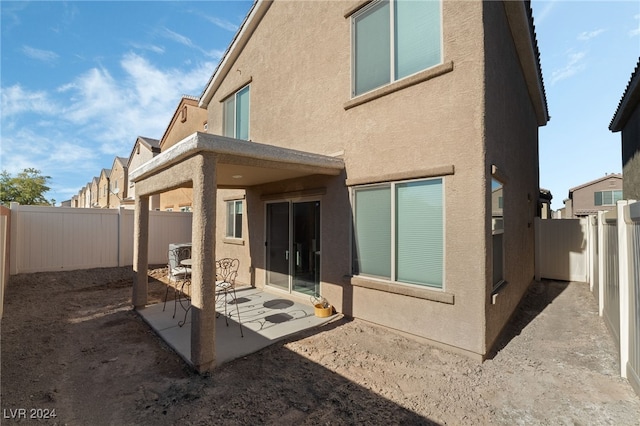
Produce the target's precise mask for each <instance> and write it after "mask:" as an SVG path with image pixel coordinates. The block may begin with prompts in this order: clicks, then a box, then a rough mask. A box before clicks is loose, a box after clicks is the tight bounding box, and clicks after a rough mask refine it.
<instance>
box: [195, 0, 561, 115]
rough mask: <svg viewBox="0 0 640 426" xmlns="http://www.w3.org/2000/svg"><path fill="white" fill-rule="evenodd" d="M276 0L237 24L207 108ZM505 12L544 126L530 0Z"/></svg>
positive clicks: (205, 95) (205, 99)
mask: <svg viewBox="0 0 640 426" xmlns="http://www.w3.org/2000/svg"><path fill="white" fill-rule="evenodd" d="M272 3H273V0H256V1H255V2H254V3H253V5H252V6H251V9H250V10H249V13H247V16H246V17H245V19H244V21H243V22H242V24H241V25H240V27H239V28H238V31H237V32H236V34H235V36H234V37H233V40H232V41H231V44H230V45H229V47H228V48H227V50H226V51H225V52H224V54H223V55H222V59H221V60H220V62H219V63H218V66H217V67H216V69H215V70H214V72H213V74H212V75H211V78H210V79H209V82H208V83H207V85H206V87H205V89H204V90H203V92H202V94H201V95H200V102H199V106H200V107H203V108H206V107H207V106H208V105H209V102H211V99H212V98H213V94H214V93H215V91H216V90H217V89H218V87H220V84H221V83H222V80H224V77H225V76H226V74H227V73H228V72H229V70H230V69H231V68H232V66H233V63H234V62H235V61H236V59H237V58H238V56H239V55H240V52H242V49H243V48H244V47H245V45H246V44H247V42H248V41H249V39H250V38H251V36H252V35H253V32H254V31H255V29H256V28H257V27H258V25H259V23H260V21H261V20H262V18H263V17H264V16H265V14H266V13H267V10H269V7H270V6H271V4H272ZM503 4H504V7H505V12H506V14H507V18H508V21H509V26H510V28H511V33H512V36H513V39H514V42H515V45H516V50H517V52H518V58H519V59H520V64H521V66H522V69H523V72H524V77H525V81H526V84H527V89H528V90H529V95H530V96H531V100H532V102H533V106H534V110H535V112H536V116H537V118H538V125H539V126H544V125H545V124H546V123H547V122H548V121H549V119H550V117H549V109H548V106H547V96H546V92H545V88H544V81H543V79H542V67H541V66H540V51H539V50H538V41H537V39H536V32H535V25H534V23H533V11H532V9H531V1H530V0H523V1H508V0H507V1H504V2H503Z"/></svg>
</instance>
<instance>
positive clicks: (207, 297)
mask: <svg viewBox="0 0 640 426" xmlns="http://www.w3.org/2000/svg"><path fill="white" fill-rule="evenodd" d="M194 160H195V167H194V170H193V216H192V218H193V221H192V231H191V243H192V248H191V258H192V259H193V264H192V269H191V362H192V363H193V366H194V367H195V368H196V369H197V370H198V371H200V372H204V371H208V370H210V369H212V368H213V367H214V365H215V332H216V329H215V319H216V318H215V315H216V312H215V277H216V265H215V237H216V156H215V155H214V154H211V153H202V154H200V155H198V156H197V157H196V158H194Z"/></svg>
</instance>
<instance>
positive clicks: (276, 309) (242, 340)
mask: <svg viewBox="0 0 640 426" xmlns="http://www.w3.org/2000/svg"><path fill="white" fill-rule="evenodd" d="M236 293H237V303H238V309H239V311H240V322H241V324H242V335H244V337H243V336H242V335H241V333H240V324H239V323H238V318H237V316H238V315H237V312H236V305H235V304H233V303H229V304H228V305H227V316H225V315H224V300H223V299H222V298H220V300H218V301H217V303H216V311H217V312H219V313H220V315H219V316H218V317H217V318H216V365H221V364H223V363H225V362H229V361H231V360H234V359H236V358H240V357H243V356H246V355H249V354H251V353H254V352H257V351H259V350H260V349H263V348H265V347H267V346H269V345H271V344H273V343H275V342H277V341H278V340H282V339H284V338H286V337H288V336H291V335H293V334H295V333H298V332H300V331H303V330H307V329H310V328H313V327H318V326H320V325H323V324H326V323H328V322H330V321H332V320H334V319H336V318H337V317H339V316H340V315H339V314H334V315H332V316H330V317H326V318H318V317H316V316H315V314H314V307H313V306H311V305H306V304H303V303H300V302H297V301H294V300H292V299H290V298H288V297H287V295H282V294H274V293H270V292H266V291H263V290H260V289H256V288H243V289H238V290H237V292H236ZM185 306H187V303H185V302H184V301H183V303H178V305H177V309H176V314H175V318H174V316H173V312H174V302H173V301H170V302H167V305H166V308H164V303H158V304H155V305H150V306H147V307H145V308H143V309H139V310H138V311H137V312H138V314H139V315H140V316H141V317H142V318H143V319H144V320H145V321H146V322H147V323H148V324H149V326H151V328H152V329H153V330H154V331H155V332H156V333H157V334H158V335H159V336H160V337H161V338H162V339H163V340H164V341H165V342H166V343H167V344H168V345H169V346H170V347H171V348H172V349H173V350H174V351H176V352H177V353H178V355H180V356H181V357H182V358H183V359H184V360H185V361H187V363H189V364H190V365H191V343H190V339H191V311H190V310H188V311H187V314H186V322H185V324H184V325H182V326H180V324H181V323H182V321H183V320H184V319H185V309H184V307H185ZM163 308H164V309H163Z"/></svg>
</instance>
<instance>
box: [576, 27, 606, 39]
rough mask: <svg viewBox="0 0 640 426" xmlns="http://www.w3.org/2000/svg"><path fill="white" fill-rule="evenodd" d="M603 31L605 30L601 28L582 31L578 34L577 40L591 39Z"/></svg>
mask: <svg viewBox="0 0 640 426" xmlns="http://www.w3.org/2000/svg"><path fill="white" fill-rule="evenodd" d="M604 31H605V30H604V29H602V28H600V29H598V30H594V31H583V32H581V33H580V34H578V40H581V41H588V40H591V39H592V38H595V37H598V36H599V35H600V34H602V33H603V32H604Z"/></svg>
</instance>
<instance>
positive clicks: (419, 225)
mask: <svg viewBox="0 0 640 426" xmlns="http://www.w3.org/2000/svg"><path fill="white" fill-rule="evenodd" d="M443 199H444V197H443V180H442V178H438V179H425V180H416V181H407V182H391V183H387V184H380V185H372V186H365V187H359V188H355V189H354V222H355V224H354V245H355V247H354V273H355V274H358V275H364V276H370V277H375V278H382V279H387V280H390V281H394V282H399V283H406V284H417V285H422V286H429V287H437V288H442V286H443V263H444V262H443V259H444V253H443V246H444V229H443V223H444V202H443Z"/></svg>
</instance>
